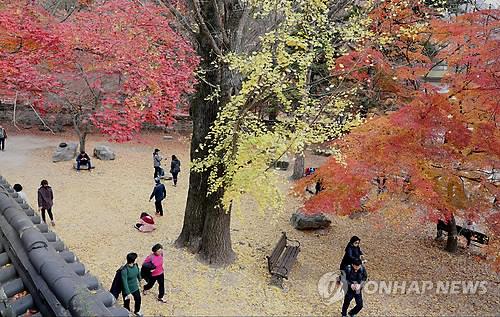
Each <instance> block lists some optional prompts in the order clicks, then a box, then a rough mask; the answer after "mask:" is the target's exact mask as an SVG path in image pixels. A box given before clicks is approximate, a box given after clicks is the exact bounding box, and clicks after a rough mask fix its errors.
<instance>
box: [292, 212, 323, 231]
mask: <svg viewBox="0 0 500 317" xmlns="http://www.w3.org/2000/svg"><path fill="white" fill-rule="evenodd" d="M290 222H291V223H292V226H293V227H294V228H295V229H297V230H312V229H323V228H328V227H329V226H330V224H331V223H332V221H331V220H330V219H328V218H327V217H326V216H325V215H324V214H316V215H305V214H303V213H301V212H295V213H293V214H292V217H291V218H290Z"/></svg>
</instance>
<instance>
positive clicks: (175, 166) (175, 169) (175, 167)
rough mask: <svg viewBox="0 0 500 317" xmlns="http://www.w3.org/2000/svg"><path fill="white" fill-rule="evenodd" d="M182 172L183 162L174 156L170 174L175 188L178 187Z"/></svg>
mask: <svg viewBox="0 0 500 317" xmlns="http://www.w3.org/2000/svg"><path fill="white" fill-rule="evenodd" d="M180 172H181V161H179V159H178V158H177V156H175V155H172V162H171V163H170V173H171V174H172V179H173V181H174V186H177V175H178V174H179V173H180Z"/></svg>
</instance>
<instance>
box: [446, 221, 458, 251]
mask: <svg viewBox="0 0 500 317" xmlns="http://www.w3.org/2000/svg"><path fill="white" fill-rule="evenodd" d="M457 249H458V233H457V223H456V221H455V217H454V216H453V215H452V216H451V218H450V219H449V220H448V240H447V241H446V251H448V252H451V253H455V252H457Z"/></svg>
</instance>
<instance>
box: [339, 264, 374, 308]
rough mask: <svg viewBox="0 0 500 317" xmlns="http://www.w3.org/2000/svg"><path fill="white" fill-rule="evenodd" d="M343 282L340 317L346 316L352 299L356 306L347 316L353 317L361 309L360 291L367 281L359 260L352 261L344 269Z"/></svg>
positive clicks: (361, 297) (361, 298)
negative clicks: (343, 293)
mask: <svg viewBox="0 0 500 317" xmlns="http://www.w3.org/2000/svg"><path fill="white" fill-rule="evenodd" d="M345 272H346V274H345V280H344V281H343V283H344V287H346V288H347V290H345V289H344V290H345V296H344V303H343V304H342V316H343V317H344V316H348V315H347V309H348V308H349V305H350V304H351V301H352V299H353V298H354V300H355V301H356V306H354V308H353V309H351V310H350V311H349V316H351V317H354V316H356V314H357V313H359V312H360V310H361V309H362V308H363V294H362V289H363V286H364V285H365V283H366V280H367V279H368V274H367V273H366V270H365V268H364V267H363V264H362V262H361V260H360V259H356V260H354V262H353V263H352V265H347V266H346V268H345Z"/></svg>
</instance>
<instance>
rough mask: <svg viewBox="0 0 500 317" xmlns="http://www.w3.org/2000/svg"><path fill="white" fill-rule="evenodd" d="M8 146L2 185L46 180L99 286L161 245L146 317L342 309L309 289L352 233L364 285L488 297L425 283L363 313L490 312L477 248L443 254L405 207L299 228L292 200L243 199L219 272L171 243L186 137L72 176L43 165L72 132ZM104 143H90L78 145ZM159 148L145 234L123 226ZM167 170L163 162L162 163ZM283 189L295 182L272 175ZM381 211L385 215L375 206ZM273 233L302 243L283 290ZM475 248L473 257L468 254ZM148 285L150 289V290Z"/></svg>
mask: <svg viewBox="0 0 500 317" xmlns="http://www.w3.org/2000/svg"><path fill="white" fill-rule="evenodd" d="M9 136H10V137H9V139H8V140H7V147H6V150H7V151H6V152H0V173H1V174H2V175H3V176H5V177H6V178H7V180H8V181H9V182H10V183H12V184H13V183H21V184H22V185H23V186H24V188H25V192H26V193H27V195H28V198H29V200H30V201H29V202H30V204H31V205H32V206H35V205H36V190H37V188H38V185H39V184H40V180H42V179H47V180H48V181H49V183H50V184H51V186H52V188H53V190H54V196H55V200H54V215H55V219H56V227H54V230H55V231H56V232H57V234H58V235H59V236H60V237H61V238H62V239H63V240H64V242H65V244H66V245H67V246H68V247H69V248H71V250H73V251H74V252H75V253H76V254H77V255H78V257H79V258H80V259H81V260H82V262H83V263H85V265H86V268H87V269H88V270H89V271H90V272H91V273H93V274H95V275H97V276H98V278H99V279H100V281H101V282H102V283H103V284H104V286H105V287H109V286H110V284H111V280H112V278H113V276H114V272H115V271H116V269H117V268H118V267H119V266H120V265H122V264H123V262H124V260H125V255H126V254H127V253H128V252H132V251H133V252H137V253H138V254H139V256H140V259H141V260H142V259H143V258H144V257H145V256H147V255H148V254H149V251H150V248H151V246H152V245H153V244H155V243H157V242H159V243H161V244H163V246H164V249H165V250H164V251H165V252H164V254H165V277H166V290H167V294H166V297H167V299H168V302H167V303H166V304H161V303H159V302H157V301H156V300H155V294H148V295H146V296H144V298H143V312H144V313H145V314H146V315H157V316H166V315H340V306H341V302H340V301H337V302H335V303H333V304H331V305H328V304H327V301H326V300H325V299H324V298H322V297H321V296H320V294H319V292H318V281H319V280H320V278H321V276H323V274H325V273H327V272H331V271H336V270H337V269H338V265H339V263H340V260H341V258H342V255H343V250H344V248H345V245H346V243H347V241H348V240H349V238H350V237H351V236H352V235H358V236H360V237H361V246H362V249H363V251H364V252H365V253H366V254H367V257H368V259H369V261H368V263H367V266H366V267H367V270H368V274H369V279H370V280H373V281H413V280H416V281H433V282H437V281H487V292H486V293H484V294H476V295H464V294H455V295H442V294H436V292H435V291H434V290H431V291H428V292H425V293H424V294H415V293H411V294H392V295H387V294H379V293H375V294H365V296H364V301H365V306H364V308H363V310H362V312H361V315H365V316H368V315H370V316H380V315H398V316H416V315H418V316H422V315H433V316H442V315H448V316H457V315H461V316H470V315H481V316H485V315H495V314H497V313H498V310H499V309H498V308H499V307H500V291H499V286H500V279H499V276H498V274H497V273H495V272H493V271H492V270H491V269H490V267H489V266H488V265H487V264H485V263H482V262H479V261H478V259H477V258H478V257H477V255H474V254H471V252H470V251H469V250H465V249H463V248H461V249H460V251H459V253H458V254H457V255H451V254H449V253H447V252H445V251H443V242H436V241H434V239H433V238H434V235H435V231H434V228H435V227H434V225H432V224H425V223H421V222H420V221H419V219H417V218H415V217H414V216H412V213H410V212H408V213H407V212H405V211H408V210H411V208H413V207H412V206H408V205H405V203H402V202H394V204H392V205H391V207H390V208H389V209H388V210H387V212H388V213H401V214H402V217H405V218H404V221H402V220H401V218H398V219H399V220H398V221H396V222H395V223H391V222H385V223H383V221H381V219H382V218H381V216H380V215H362V216H360V217H357V218H356V217H355V218H354V219H351V218H348V217H335V216H332V217H331V218H332V226H331V228H330V229H328V230H322V231H319V232H318V231H316V232H299V231H296V230H295V229H293V228H292V227H291V226H290V224H289V219H290V216H291V213H292V212H294V211H295V210H296V209H297V208H298V207H299V206H300V203H299V202H298V201H297V200H296V199H295V198H293V197H292V196H290V199H289V200H288V201H287V204H286V208H285V210H284V211H283V212H281V213H276V212H271V211H268V212H257V211H256V210H257V209H256V208H255V205H254V204H253V202H252V201H251V200H248V201H246V202H245V203H244V205H243V206H244V209H243V210H241V212H238V213H236V214H234V215H233V218H232V223H231V225H232V228H231V233H232V243H233V248H234V250H235V252H236V253H237V260H236V262H235V263H234V264H232V265H230V266H229V267H227V268H210V267H207V266H206V265H205V264H203V263H200V262H199V261H198V260H197V259H196V257H195V256H193V255H192V254H190V253H188V252H186V251H185V250H182V249H177V248H175V246H174V241H175V239H176V237H177V235H178V234H179V232H180V230H181V227H182V221H183V216H184V206H185V201H186V196H187V186H188V176H189V175H188V171H187V165H188V164H187V163H188V160H189V139H188V138H187V137H183V136H175V137H174V139H173V140H164V139H163V138H162V136H161V135H159V134H149V135H143V136H142V137H141V138H140V139H139V140H138V141H135V142H133V143H129V144H112V145H111V146H112V148H113V149H114V150H115V151H116V154H117V158H116V160H115V161H108V162H104V161H97V160H94V162H95V165H96V168H95V170H94V171H93V172H91V173H89V172H86V171H82V172H81V173H80V174H77V173H76V172H75V171H74V170H73V169H72V164H73V163H72V162H61V163H52V162H51V155H52V153H53V151H54V149H55V147H56V145H57V144H58V143H59V142H62V141H66V142H68V141H71V140H72V139H73V138H72V137H71V136H65V137H63V136H60V135H59V136H57V137H54V136H50V137H49V136H33V135H26V134H18V135H15V133H14V132H12V133H10V134H9ZM97 143H99V144H101V143H105V142H102V140H99V139H96V138H91V139H90V140H89V142H88V145H87V146H88V151H87V152H89V153H90V152H91V150H92V148H93V146H94V145H95V144H97ZM155 147H157V148H159V149H161V151H162V153H163V156H164V157H166V158H167V162H168V163H169V162H170V159H169V157H170V156H171V155H172V154H175V155H177V156H178V157H179V158H180V160H181V162H182V167H181V169H182V172H181V174H180V180H179V184H178V186H177V187H173V186H172V184H171V183H170V182H168V181H166V182H165V183H166V185H167V200H166V202H165V204H164V208H165V210H166V213H165V216H164V217H163V218H160V219H158V218H157V219H156V221H157V223H158V228H157V230H156V231H155V232H153V233H150V234H145V233H139V232H138V231H137V230H136V229H134V228H133V224H134V223H135V222H136V220H137V218H138V216H139V214H140V212H141V211H148V212H150V213H153V214H154V205H153V203H151V202H148V198H149V195H150V193H151V190H152V188H153V183H154V182H153V168H152V151H153V149H154V148H155ZM321 161H322V158H321V157H316V156H309V157H307V159H306V166H317V165H318V164H319V163H320V162H321ZM166 170H167V171H168V168H167V169H166ZM279 173H281V176H282V179H283V183H282V190H284V191H287V190H289V189H290V188H291V186H292V185H293V184H292V183H291V182H290V181H289V180H288V176H289V175H290V174H291V171H282V172H279ZM382 214H383V213H382ZM282 231H286V232H287V234H288V236H289V237H290V238H292V239H297V240H299V241H300V243H301V253H300V254H299V257H298V261H297V263H296V264H295V266H294V267H293V270H292V272H291V275H290V279H289V280H288V281H286V282H285V289H284V290H281V289H278V288H276V287H273V286H270V285H269V274H268V272H267V267H266V255H269V254H270V253H271V251H272V248H273V247H274V245H275V243H276V242H277V240H278V238H279V236H280V234H281V232H282ZM474 253H476V252H474ZM155 290H156V287H155Z"/></svg>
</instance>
